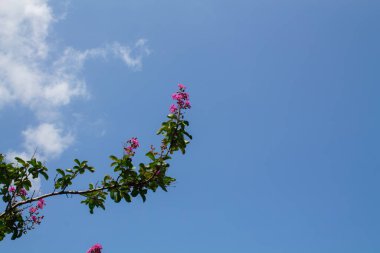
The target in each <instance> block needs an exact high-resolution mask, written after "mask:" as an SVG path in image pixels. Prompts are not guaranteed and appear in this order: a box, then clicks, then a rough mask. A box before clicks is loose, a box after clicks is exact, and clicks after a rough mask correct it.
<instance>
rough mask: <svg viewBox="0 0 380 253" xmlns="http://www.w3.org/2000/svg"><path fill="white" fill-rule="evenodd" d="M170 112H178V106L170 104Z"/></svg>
mask: <svg viewBox="0 0 380 253" xmlns="http://www.w3.org/2000/svg"><path fill="white" fill-rule="evenodd" d="M170 112H171V113H176V112H177V106H175V105H174V104H172V105H171V106H170Z"/></svg>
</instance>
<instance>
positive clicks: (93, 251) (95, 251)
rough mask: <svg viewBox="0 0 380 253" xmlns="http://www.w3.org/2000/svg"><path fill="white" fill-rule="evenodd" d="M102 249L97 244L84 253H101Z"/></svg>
mask: <svg viewBox="0 0 380 253" xmlns="http://www.w3.org/2000/svg"><path fill="white" fill-rule="evenodd" d="M102 249H103V247H102V245H100V244H99V243H97V244H95V245H94V246H92V247H91V248H89V250H87V252H86V253H102V251H101V250H102Z"/></svg>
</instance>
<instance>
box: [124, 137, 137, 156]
mask: <svg viewBox="0 0 380 253" xmlns="http://www.w3.org/2000/svg"><path fill="white" fill-rule="evenodd" d="M127 143H128V144H129V145H128V146H125V147H124V150H125V152H126V153H127V155H129V156H133V155H135V152H134V150H135V149H136V148H138V147H139V146H140V143H139V141H138V139H137V138H136V137H132V138H131V139H129V140H128V141H127Z"/></svg>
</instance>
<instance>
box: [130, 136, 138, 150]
mask: <svg viewBox="0 0 380 253" xmlns="http://www.w3.org/2000/svg"><path fill="white" fill-rule="evenodd" d="M129 143H131V147H132V148H134V149H136V148H138V147H139V146H140V144H139V141H138V140H137V138H136V137H132V138H131V139H130V140H129Z"/></svg>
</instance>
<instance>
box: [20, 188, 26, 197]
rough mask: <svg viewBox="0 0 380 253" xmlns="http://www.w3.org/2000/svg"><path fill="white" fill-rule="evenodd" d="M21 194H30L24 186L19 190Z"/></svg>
mask: <svg viewBox="0 0 380 253" xmlns="http://www.w3.org/2000/svg"><path fill="white" fill-rule="evenodd" d="M19 194H20V195H21V196H26V195H27V194H28V192H27V191H26V190H25V189H24V188H21V190H20V191H19Z"/></svg>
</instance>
